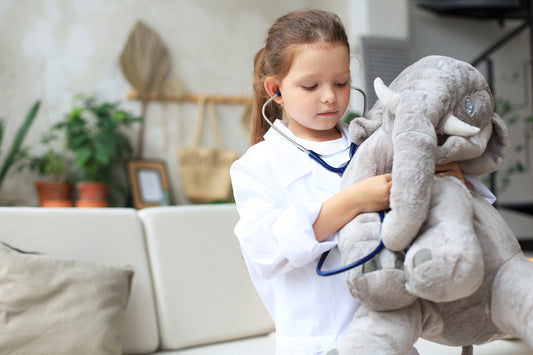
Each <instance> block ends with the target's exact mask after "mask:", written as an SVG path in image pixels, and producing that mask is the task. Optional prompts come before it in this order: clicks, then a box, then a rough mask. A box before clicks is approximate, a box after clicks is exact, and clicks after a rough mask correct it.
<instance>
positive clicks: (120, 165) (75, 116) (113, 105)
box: [54, 95, 141, 194]
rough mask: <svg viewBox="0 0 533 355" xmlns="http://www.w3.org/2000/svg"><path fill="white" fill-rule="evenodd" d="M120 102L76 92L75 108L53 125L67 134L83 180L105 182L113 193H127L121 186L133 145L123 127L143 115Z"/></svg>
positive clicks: (67, 143) (70, 149)
mask: <svg viewBox="0 0 533 355" xmlns="http://www.w3.org/2000/svg"><path fill="white" fill-rule="evenodd" d="M119 105H120V104H119V102H106V101H99V100H98V99H97V98H96V97H94V96H84V95H77V96H76V97H75V98H74V101H73V108H72V110H71V111H70V112H69V113H68V114H67V115H66V116H65V119H64V120H63V121H61V122H59V123H57V124H56V125H55V127H54V129H56V130H58V131H62V132H63V133H64V134H65V139H66V147H67V149H68V150H69V151H70V152H72V154H73V158H74V163H75V165H76V166H77V167H79V168H80V171H81V177H80V180H82V181H91V182H101V183H106V184H109V188H110V190H111V192H112V193H113V191H116V192H118V193H119V194H124V193H125V192H126V191H127V189H125V188H124V187H123V186H121V185H124V184H125V181H127V180H126V179H125V178H124V177H125V169H124V161H125V159H127V158H128V157H130V156H131V154H132V152H133V148H132V145H131V143H130V140H129V137H128V136H127V135H126V134H125V132H124V131H123V129H124V128H125V127H126V126H128V125H130V124H132V123H134V122H140V121H141V118H140V117H137V116H135V115H133V114H131V113H130V112H128V111H125V110H123V109H121V108H120V107H119ZM117 174H119V175H121V177H117Z"/></svg>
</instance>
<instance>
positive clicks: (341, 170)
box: [261, 86, 366, 176]
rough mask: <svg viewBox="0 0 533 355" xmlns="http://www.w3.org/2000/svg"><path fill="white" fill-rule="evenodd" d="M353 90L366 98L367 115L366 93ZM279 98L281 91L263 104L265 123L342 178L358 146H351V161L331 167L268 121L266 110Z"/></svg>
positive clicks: (262, 111)
mask: <svg viewBox="0 0 533 355" xmlns="http://www.w3.org/2000/svg"><path fill="white" fill-rule="evenodd" d="M351 89H353V90H357V91H359V92H360V93H361V94H362V95H363V98H364V103H363V115H364V114H365V113H366V94H365V92H364V91H363V90H362V89H359V88H357V87H355V86H351ZM278 96H281V92H280V91H279V90H277V91H276V93H275V94H274V96H272V97H271V98H270V99H268V100H267V101H266V102H265V103H264V104H263V108H262V110H261V113H262V114H263V118H264V119H265V121H267V123H268V124H269V125H270V127H272V128H273V129H274V130H275V131H276V132H278V133H279V134H280V135H281V136H282V137H283V138H285V139H286V140H287V141H289V142H290V143H291V144H293V145H294V146H296V148H298V149H299V150H301V151H302V152H304V153H306V154H307V156H309V158H311V159H312V160H314V161H316V162H317V163H318V164H320V165H322V167H324V168H325V169H327V170H329V171H331V172H334V173H336V174H339V175H340V176H342V174H344V171H345V170H346V167H347V166H348V164H349V163H350V161H351V160H352V158H353V156H354V154H355V152H356V151H357V145H356V144H355V143H352V144H351V145H350V159H349V160H348V161H347V162H346V163H345V164H343V165H341V166H338V167H334V166H331V165H329V164H328V163H326V162H325V161H324V159H323V158H322V156H321V155H320V154H318V153H316V152H314V151H312V150H310V149H307V148H305V147H304V146H303V145H301V144H300V143H298V142H296V141H295V140H294V139H292V138H291V137H289V136H288V135H286V134H285V133H283V131H282V130H281V129H279V128H278V127H276V126H275V125H274V123H272V121H270V120H269V119H268V117H267V116H266V114H265V108H266V106H267V105H268V104H269V103H271V102H272V100H274V99H275V98H276V97H278Z"/></svg>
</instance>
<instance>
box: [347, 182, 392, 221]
mask: <svg viewBox="0 0 533 355" xmlns="http://www.w3.org/2000/svg"><path fill="white" fill-rule="evenodd" d="M391 186H392V175H391V174H383V175H377V176H372V177H370V178H367V179H364V180H361V181H359V182H358V183H356V184H354V185H353V186H351V187H350V188H349V189H351V193H353V194H354V195H353V196H354V201H359V202H360V203H359V204H358V207H359V209H358V211H359V213H364V212H378V211H382V210H385V209H387V208H389V197H390V189H391Z"/></svg>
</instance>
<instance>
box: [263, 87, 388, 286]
mask: <svg viewBox="0 0 533 355" xmlns="http://www.w3.org/2000/svg"><path fill="white" fill-rule="evenodd" d="M351 89H353V90H357V91H359V92H360V93H361V94H363V97H364V106H363V116H364V115H365V113H366V94H365V92H364V91H363V90H361V89H359V88H357V87H354V86H351ZM278 96H281V93H280V91H279V90H278V91H276V93H275V94H274V96H272V97H271V98H269V99H268V100H267V101H266V102H265V103H264V104H263V108H262V109H261V113H262V115H263V118H264V119H265V121H266V122H267V123H268V124H269V125H270V127H272V129H274V130H275V131H276V132H278V133H279V134H280V135H281V136H282V137H284V138H285V139H286V140H287V141H289V142H290V143H292V144H293V145H294V146H296V148H298V149H299V150H301V151H302V152H304V153H306V154H307V155H308V156H309V157H310V158H311V159H312V160H314V161H316V162H317V163H319V164H320V165H321V166H323V167H324V168H325V169H327V170H329V171H331V172H334V173H336V174H339V175H340V176H342V175H343V174H344V171H345V170H346V167H347V166H348V164H349V163H350V161H351V159H352V157H353V156H354V154H355V152H356V151H357V145H356V144H355V143H352V144H351V145H350V160H349V161H348V162H346V163H345V164H344V165H342V166H339V167H333V166H331V165H329V164H328V163H326V162H325V161H324V159H322V157H321V156H320V154H318V153H315V152H314V151H312V150H309V149H306V148H305V147H304V146H303V145H301V144H299V143H298V142H296V141H295V140H293V139H292V138H291V137H289V136H288V135H286V134H285V133H283V131H282V130H280V129H279V128H278V127H276V126H275V125H274V124H273V123H272V121H270V120H269V119H268V117H267V116H266V113H265V108H266V106H267V105H268V104H269V103H271V102H272V100H274V99H275V98H276V97H278ZM379 215H380V219H381V222H383V218H384V216H385V213H384V212H383V211H381V212H379ZM382 248H383V241H382V240H380V241H379V244H378V246H377V247H376V248H375V249H374V250H373V251H372V252H370V254H368V255H367V256H365V257H363V258H361V259H359V260H357V261H355V262H354V263H351V264H349V265H345V266H342V267H340V268H337V269H332V270H327V271H323V270H322V266H323V265H324V262H325V261H326V258H327V257H328V255H329V252H330V250H328V251H326V252H324V253H323V254H322V256H321V257H320V259H319V261H318V264H317V266H316V273H317V274H318V275H320V276H333V275H337V274H340V273H342V272H345V271H347V270H350V269H353V268H355V267H357V266H359V265H362V264H364V263H366V262H367V261H368V260H370V259H372V258H373V257H374V256H376V254H378V253H379V252H380V251H381V249H382Z"/></svg>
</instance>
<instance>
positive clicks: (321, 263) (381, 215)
mask: <svg viewBox="0 0 533 355" xmlns="http://www.w3.org/2000/svg"><path fill="white" fill-rule="evenodd" d="M379 218H380V220H381V223H383V218H385V212H383V211H380V212H379ZM383 246H384V245H383V240H381V239H380V240H379V243H378V246H377V247H376V248H375V249H374V250H372V251H371V252H370V253H369V254H368V255H366V256H365V257H363V258H361V259H359V260H357V261H355V262H353V263H351V264H348V265H344V266H341V267H339V268H337V269H331V270H326V271H324V270H322V266H324V262H326V258H327V257H328V255H329V252H330V251H331V250H328V251H326V252H324V253H322V256H321V257H320V259H319V260H318V264H317V265H316V273H317V274H318V275H319V276H333V275H337V274H340V273H342V272H345V271H348V270H351V269H353V268H355V267H358V266H359V265H363V264H364V263H366V262H367V261H368V260H370V259H372V258H373V257H374V256H376V255H377V254H378V253H379V252H380V251H381V249H383Z"/></svg>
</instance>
